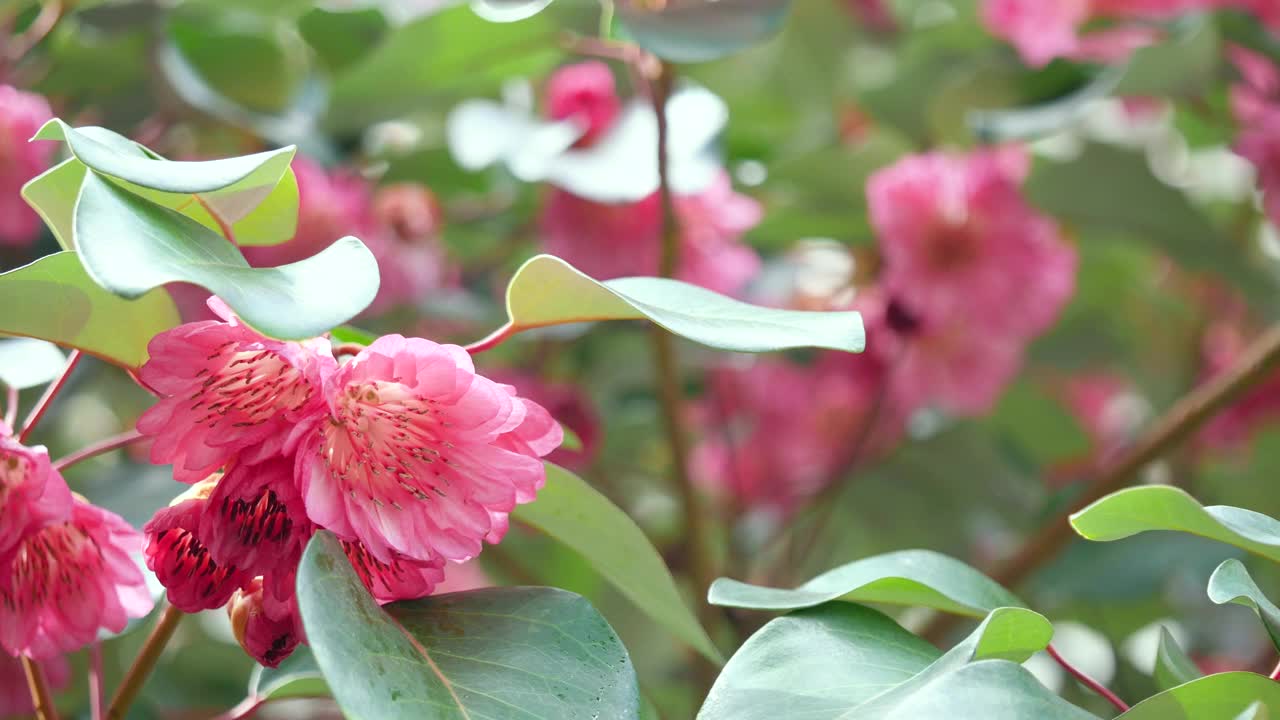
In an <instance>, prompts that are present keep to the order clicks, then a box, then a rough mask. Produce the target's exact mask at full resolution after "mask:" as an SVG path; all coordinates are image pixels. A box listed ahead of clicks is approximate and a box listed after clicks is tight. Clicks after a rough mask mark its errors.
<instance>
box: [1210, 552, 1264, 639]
mask: <svg viewBox="0 0 1280 720" xmlns="http://www.w3.org/2000/svg"><path fill="white" fill-rule="evenodd" d="M1209 599H1210V600H1212V601H1214V602H1215V603H1218V604H1219V605H1221V604H1223V603H1235V604H1237V605H1243V606H1245V607H1247V608H1250V609H1251V610H1253V611H1254V613H1256V614H1257V615H1258V619H1259V620H1261V621H1262V626H1263V627H1265V628H1266V629H1267V635H1269V636H1270V637H1271V642H1272V644H1274V645H1275V646H1276V648H1277V649H1280V608H1278V607H1276V605H1275V603H1273V602H1271V600H1269V599H1268V598H1267V596H1266V595H1265V594H1263V592H1262V589H1261V588H1259V587H1258V584H1257V583H1255V582H1254V581H1253V578H1252V577H1250V576H1249V571H1248V570H1247V569H1246V568H1245V566H1244V563H1242V562H1240V561H1239V560H1236V559H1234V558H1232V559H1230V560H1224V561H1223V563H1222V564H1221V565H1219V566H1218V569H1217V570H1214V571H1213V575H1211V576H1210V577H1209Z"/></svg>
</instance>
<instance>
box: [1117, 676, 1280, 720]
mask: <svg viewBox="0 0 1280 720" xmlns="http://www.w3.org/2000/svg"><path fill="white" fill-rule="evenodd" d="M1258 704H1260V705H1262V706H1263V708H1264V712H1269V713H1272V714H1274V713H1276V712H1280V683H1277V682H1276V681H1274V680H1272V679H1270V678H1268V677H1266V676H1263V675H1256V674H1254V673H1251V672H1227V673H1218V674H1217V675H1209V676H1207V677H1202V678H1200V679H1199V680H1193V681H1191V682H1189V683H1186V684H1185V685H1179V686H1178V687H1176V688H1173V689H1172V690H1165V691H1164V692H1162V693H1160V694H1158V695H1153V696H1151V697H1149V698H1147V699H1146V700H1143V701H1142V702H1140V703H1138V704H1137V705H1134V706H1133V707H1132V708H1130V709H1129V712H1126V713H1124V714H1123V715H1120V716H1119V717H1118V718H1116V720H1169V719H1170V718H1187V719H1188V720H1200V718H1206V719H1208V718H1235V717H1239V716H1241V715H1244V713H1246V712H1247V711H1249V709H1250V708H1251V707H1253V706H1255V705H1258ZM1255 712H1256V711H1255ZM1244 717H1249V716H1248V715H1244ZM1254 717H1259V716H1258V715H1256V714H1255V715H1254ZM1262 717H1265V715H1263V716H1262Z"/></svg>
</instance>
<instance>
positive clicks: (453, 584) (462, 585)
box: [435, 560, 493, 595]
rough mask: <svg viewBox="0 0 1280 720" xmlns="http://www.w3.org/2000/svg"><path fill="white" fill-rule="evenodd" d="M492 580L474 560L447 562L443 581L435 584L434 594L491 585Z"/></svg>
mask: <svg viewBox="0 0 1280 720" xmlns="http://www.w3.org/2000/svg"><path fill="white" fill-rule="evenodd" d="M492 586H493V581H492V580H490V579H489V576H488V575H486V574H485V572H484V568H482V567H480V563H479V562H477V561H475V560H469V561H467V562H464V563H449V564H447V565H445V568H444V582H442V583H440V584H438V585H436V589H435V594H436V595H443V594H445V593H455V592H467V591H468V590H479V589H480V588H486V587H492Z"/></svg>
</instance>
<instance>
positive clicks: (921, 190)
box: [867, 146, 1076, 344]
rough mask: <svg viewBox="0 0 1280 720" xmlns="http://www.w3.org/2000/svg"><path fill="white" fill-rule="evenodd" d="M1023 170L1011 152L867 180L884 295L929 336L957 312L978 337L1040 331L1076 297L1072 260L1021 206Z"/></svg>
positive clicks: (941, 156) (912, 162)
mask: <svg viewBox="0 0 1280 720" xmlns="http://www.w3.org/2000/svg"><path fill="white" fill-rule="evenodd" d="M1028 164H1029V159H1028V157H1027V154H1026V152H1025V150H1023V149H1022V148H1020V147H1012V146H1010V147H1004V148H1000V149H997V150H989V151H979V152H975V153H971V154H968V155H957V154H947V153H927V154H924V155H913V156H908V157H906V158H903V159H902V160H899V161H898V162H897V163H895V164H893V165H892V166H890V167H888V168H885V169H882V170H879V171H877V172H876V173H875V174H874V175H872V176H871V179H870V180H869V181H868V183H867V201H868V204H869V207H870V213H871V222H872V225H873V226H874V227H875V230H876V234H877V238H878V240H879V243H880V248H881V251H882V253H883V256H884V262H885V268H884V271H883V275H882V278H881V283H882V284H883V286H884V290H885V292H886V293H887V294H888V295H889V296H891V297H892V298H893V299H894V300H895V301H897V302H899V303H901V304H903V305H904V306H905V307H906V308H909V309H910V311H911V312H912V314H914V315H916V316H917V317H921V318H924V319H925V324H927V325H930V326H934V327H938V326H939V324H940V323H942V322H943V320H942V319H943V318H945V317H947V316H949V315H955V314H957V313H960V314H965V315H968V316H971V317H980V318H981V329H982V332H983V334H987V333H1001V334H1008V333H1014V334H1019V335H1024V336H1025V335H1030V334H1034V333H1038V332H1040V331H1043V330H1044V329H1045V328H1047V327H1048V326H1049V325H1050V324H1051V323H1052V322H1053V321H1054V320H1055V319H1056V318H1057V316H1058V313H1059V312H1061V310H1062V308H1063V306H1064V305H1065V304H1066V302H1067V300H1068V299H1069V298H1070V297H1071V295H1072V293H1073V292H1074V290H1075V272H1076V253H1075V250H1074V248H1072V247H1071V246H1070V245H1068V244H1067V243H1066V242H1064V241H1063V239H1062V235H1061V233H1060V232H1059V230H1058V226H1057V224H1056V223H1054V222H1053V220H1052V219H1050V218H1049V217H1047V216H1045V215H1043V214H1041V213H1039V212H1037V211H1036V210H1034V209H1033V208H1031V207H1030V206H1029V205H1028V204H1027V202H1026V200H1025V199H1024V198H1023V197H1022V194H1021V192H1020V190H1019V185H1020V183H1021V182H1022V180H1023V178H1025V176H1026V174H1027V170H1028ZM975 329H976V328H975ZM931 337H932V338H933V339H935V340H938V341H944V342H947V343H948V344H950V343H952V341H951V340H946V339H945V338H943V337H942V334H933V335H931Z"/></svg>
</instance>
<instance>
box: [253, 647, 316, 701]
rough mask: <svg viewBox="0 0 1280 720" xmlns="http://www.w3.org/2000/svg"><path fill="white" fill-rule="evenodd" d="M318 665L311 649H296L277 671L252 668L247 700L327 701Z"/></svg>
mask: <svg viewBox="0 0 1280 720" xmlns="http://www.w3.org/2000/svg"><path fill="white" fill-rule="evenodd" d="M329 695H330V693H329V685H328V684H327V683H325V681H324V675H323V674H322V673H321V672H320V665H318V664H317V663H316V657H315V655H313V654H312V653H311V649H310V648H308V647H306V646H305V645H304V646H301V647H298V648H297V649H295V650H294V651H293V654H292V655H290V656H289V657H287V658H285V659H284V661H283V662H281V663H280V666H279V667H274V668H269V667H264V666H262V665H255V666H254V668H253V672H252V673H250V674H249V697H251V698H258V699H261V700H283V699H285V698H304V697H329Z"/></svg>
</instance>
